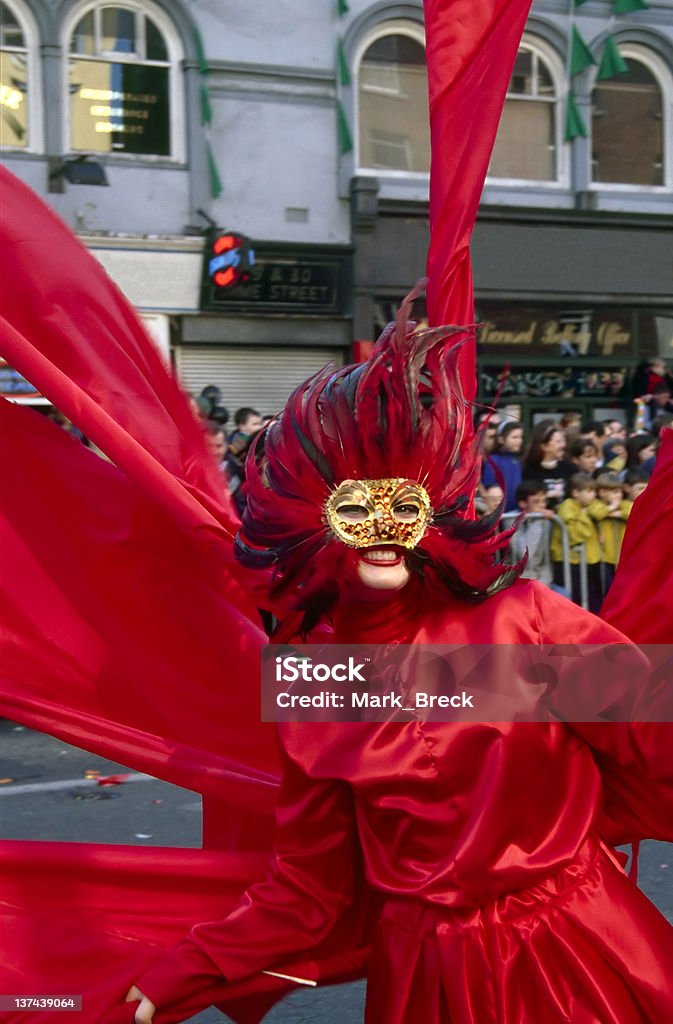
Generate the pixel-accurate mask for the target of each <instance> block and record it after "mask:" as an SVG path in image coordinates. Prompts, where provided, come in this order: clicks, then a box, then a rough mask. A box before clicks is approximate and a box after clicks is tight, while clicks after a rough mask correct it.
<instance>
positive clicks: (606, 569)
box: [192, 359, 673, 612]
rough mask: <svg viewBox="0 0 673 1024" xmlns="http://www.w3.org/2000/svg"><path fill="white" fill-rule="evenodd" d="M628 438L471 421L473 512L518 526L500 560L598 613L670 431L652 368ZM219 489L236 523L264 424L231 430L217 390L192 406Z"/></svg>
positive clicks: (552, 425)
mask: <svg viewBox="0 0 673 1024" xmlns="http://www.w3.org/2000/svg"><path fill="white" fill-rule="evenodd" d="M642 387H643V394H642V395H641V396H640V397H639V398H637V399H636V402H635V408H636V414H635V418H634V423H633V427H632V429H631V430H630V431H627V428H626V426H625V424H624V423H623V421H622V420H621V419H619V418H617V417H616V416H615V417H612V418H606V419H602V420H593V421H591V422H588V423H582V422H581V419H580V416H579V414H578V413H576V412H566V413H563V414H562V415H559V416H558V417H556V416H550V417H549V418H547V419H544V420H542V421H541V422H538V423H536V424H535V425H534V426H533V427H532V428H531V429H530V430H526V429H525V428H524V426H523V424H522V423H520V422H518V421H517V420H514V419H512V418H511V417H508V416H507V415H505V414H504V413H501V412H499V411H496V412H483V413H481V414H480V415H479V416H478V417H477V426H479V427H480V429H481V432H482V440H483V451H484V461H483V469H482V477H481V482H480V485H479V490H478V495H477V511H478V513H479V514H481V515H492V516H495V517H499V518H501V519H502V523H503V526H509V525H512V523H513V522H514V521H517V523H518V529H517V530H516V532H515V534H514V535H513V537H512V539H511V542H510V549H509V552H508V558H510V559H511V560H513V561H518V560H520V559H521V558H523V556H524V554H525V553H526V552H528V561H527V565H526V568H525V570H524V576H525V577H528V578H533V579H538V580H540V581H541V582H542V583H544V584H546V585H547V586H549V587H552V588H554V589H556V590H559V591H561V592H563V593H566V594H567V595H568V596H569V597H571V598H572V599H573V600H574V601H577V602H578V603H584V604H585V605H587V606H588V607H589V608H590V610H591V611H595V612H597V611H598V610H599V608H600V605H601V603H602V601H603V599H604V597H605V594H606V593H607V590H608V588H609V586H610V584H611V582H612V579H613V577H614V574H615V569H616V567H617V563H618V560H619V553H620V550H621V544H622V538H623V536H624V532H625V529H626V522H627V520H628V517H629V514H630V512H631V509H632V507H633V503H634V501H635V500H636V498H637V497H638V495H639V494H640V493H642V491H643V490H644V489H645V487H646V486H647V482H648V480H649V478H650V474H651V473H652V470H653V468H654V463H655V461H656V453H657V447H658V443H659V435H660V432H661V430H662V429H664V427H666V426H669V425H670V424H673V399H672V395H673V379H671V377H670V375H669V374H668V371H667V370H666V366H665V364H664V363H663V361H662V360H657V359H653V360H651V361H650V362H649V363H648V365H647V367H646V371H645V373H644V376H643V380H642ZM192 402H193V404H194V410H195V412H196V414H197V415H198V416H199V417H200V419H201V420H202V421H203V423H204V428H205V431H206V436H207V440H208V443H209V446H210V449H211V451H212V453H213V455H214V457H215V459H216V461H217V464H218V466H219V467H220V469H221V470H222V473H223V477H224V481H225V485H226V486H227V488H228V490H229V493H230V494H231V497H232V499H233V501H234V503H235V505H236V508H237V509H238V512H239V514H242V513H243V511H244V509H245V503H246V487H245V460H246V457H247V454H248V450H249V448H250V445H251V443H252V441H253V439H254V437H255V435H256V434H257V433H258V432H259V430H261V429H262V427H263V426H264V425H265V424H266V422H267V421H268V420H269V419H271V417H269V416H262V415H261V414H260V413H259V411H258V410H257V409H254V408H252V407H251V406H242V407H241V408H240V409H237V410H236V412H235V413H234V416H233V421H232V422H231V423H230V415H229V411H228V410H227V409H226V408H225V407H224V406H223V405H222V395H221V391H220V389H219V388H218V387H216V386H215V385H209V386H208V387H205V388H204V389H203V390H202V391H201V393H200V394H199V395H198V397H192Z"/></svg>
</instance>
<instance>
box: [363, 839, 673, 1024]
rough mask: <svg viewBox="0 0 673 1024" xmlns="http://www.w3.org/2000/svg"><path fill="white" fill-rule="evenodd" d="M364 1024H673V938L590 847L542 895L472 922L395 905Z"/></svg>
mask: <svg viewBox="0 0 673 1024" xmlns="http://www.w3.org/2000/svg"><path fill="white" fill-rule="evenodd" d="M365 1020H366V1022H367V1024H496V1022H497V1024H561V1022H563V1024H644V1022H648V1024H668V1022H669V1021H673V927H672V926H671V925H670V924H669V923H668V921H666V919H665V918H664V917H663V916H662V915H661V914H660V913H659V911H658V910H657V909H656V907H654V905H653V904H652V903H650V901H649V900H648V899H647V897H646V896H645V895H644V894H643V893H642V892H641V891H640V890H639V889H638V888H637V887H636V886H635V885H634V884H633V883H632V882H631V880H630V879H629V878H628V877H627V876H626V875H625V874H624V872H623V870H622V869H621V867H619V865H618V864H617V862H616V861H615V860H614V858H613V855H612V854H611V853H609V852H608V851H607V850H606V849H605V848H604V847H602V846H601V845H600V844H599V843H598V842H597V841H595V840H591V841H590V842H588V843H587V844H585V846H584V847H583V849H582V850H581V852H580V855H579V857H578V859H577V861H576V862H575V863H573V864H572V865H570V866H568V867H567V868H565V869H564V870H563V871H561V872H559V874H557V875H555V876H553V877H552V878H549V879H547V880H545V881H544V882H543V883H541V884H539V885H537V886H535V887H533V888H530V889H526V890H521V891H519V892H516V893H510V894H508V895H507V896H504V897H502V898H500V899H498V900H497V901H496V902H494V903H491V904H490V905H487V906H484V907H480V908H479V909H475V910H465V909H461V910H455V909H452V908H450V907H442V906H438V905H436V904H427V903H421V902H420V901H414V900H405V899H393V900H389V901H388V902H387V903H386V905H385V907H384V910H383V912H382V915H381V919H380V922H379V927H378V932H377V936H376V940H375V943H374V948H373V950H372V959H371V963H370V969H369V973H368V983H367V1007H366V1013H365Z"/></svg>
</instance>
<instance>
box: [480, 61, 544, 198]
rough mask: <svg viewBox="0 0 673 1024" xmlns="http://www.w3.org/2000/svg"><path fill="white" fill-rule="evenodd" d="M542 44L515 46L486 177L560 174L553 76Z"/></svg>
mask: <svg viewBox="0 0 673 1024" xmlns="http://www.w3.org/2000/svg"><path fill="white" fill-rule="evenodd" d="M546 49H547V48H545V49H544V50H543V49H542V48H541V47H540V46H538V45H537V44H534V43H532V42H529V41H524V43H523V44H522V45H521V47H520V48H519V52H518V54H517V58H516V62H515V64H514V71H513V72H512V78H511V80H510V83H509V87H508V90H507V98H506V100H505V107H504V110H503V113H502V118H501V121H500V127H499V128H498V135H497V138H496V142H495V149H494V150H493V156H492V158H491V164H490V167H489V171H488V173H489V176H490V177H491V178H509V179H513V180H517V181H549V182H555V181H558V179H559V176H560V171H559V148H560V136H559V101H558V100H559V90H558V86H557V80H558V79H557V74H555V73H554V71H555V68H554V64H555V61H554V58H553V57H552V56H551V54H550V53H547V52H546Z"/></svg>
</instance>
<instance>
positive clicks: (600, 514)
mask: <svg viewBox="0 0 673 1024" xmlns="http://www.w3.org/2000/svg"><path fill="white" fill-rule="evenodd" d="M607 514H608V506H607V505H606V504H605V503H604V502H602V501H599V500H598V498H594V500H593V501H592V502H591V504H590V505H580V503H579V502H578V501H575V499H574V498H566V500H565V501H562V502H561V504H560V505H559V507H558V508H557V509H556V515H557V516H560V518H561V519H562V520H563V522H564V523H565V524H566V527H567V528H568V544H569V545H570V564H571V565H579V564H580V556H579V552H578V551H573V548H574V547H575V545H576V544H584V545H585V550H586V555H587V565H596V563H597V562H600V561H601V545H600V541H599V539H598V528H597V526H596V520H597V519H604V518H605V516H606V515H607ZM549 548H550V551H551V557H552V561H554V562H562V561H563V544H562V541H561V531H560V529H559V528H558V526H556V525H554V528H553V530H552V535H551V543H550V545H549Z"/></svg>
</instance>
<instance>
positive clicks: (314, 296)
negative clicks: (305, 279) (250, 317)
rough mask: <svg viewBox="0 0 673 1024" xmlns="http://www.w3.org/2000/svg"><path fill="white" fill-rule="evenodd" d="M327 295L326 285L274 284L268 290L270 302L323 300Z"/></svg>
mask: <svg viewBox="0 0 673 1024" xmlns="http://www.w3.org/2000/svg"><path fill="white" fill-rule="evenodd" d="M328 297H329V288H328V287H327V285H324V284H323V285H319V284H316V285H305V284H304V285H292V284H274V285H272V286H271V290H270V292H269V299H270V300H271V302H283V301H284V302H325V301H326V299H327V298H328Z"/></svg>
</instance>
